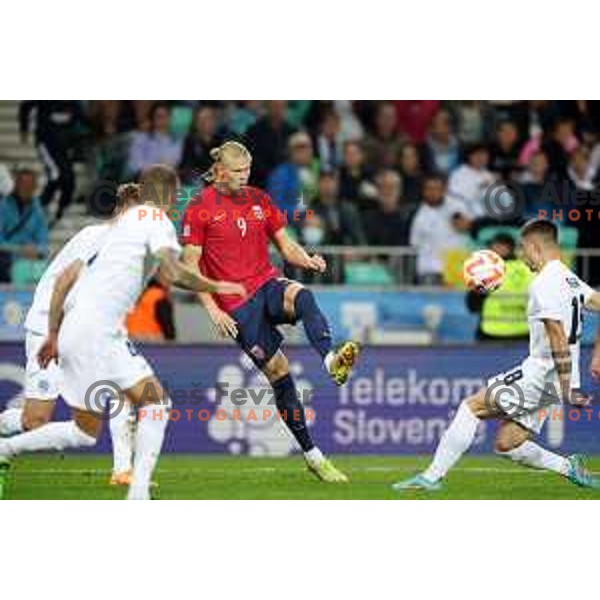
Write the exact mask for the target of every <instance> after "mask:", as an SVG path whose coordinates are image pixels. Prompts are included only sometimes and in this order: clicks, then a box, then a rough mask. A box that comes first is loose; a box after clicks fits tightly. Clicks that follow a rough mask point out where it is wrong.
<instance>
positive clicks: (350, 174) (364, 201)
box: [340, 141, 377, 211]
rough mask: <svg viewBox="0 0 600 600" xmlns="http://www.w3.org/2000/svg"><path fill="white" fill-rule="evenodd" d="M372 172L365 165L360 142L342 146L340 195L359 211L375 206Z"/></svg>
mask: <svg viewBox="0 0 600 600" xmlns="http://www.w3.org/2000/svg"><path fill="white" fill-rule="evenodd" d="M373 177H374V173H373V170H372V169H371V168H370V167H369V166H367V165H366V164H365V153H364V150H363V147H362V144H361V143H360V142H354V141H350V142H346V143H345V144H344V160H343V163H342V167H341V169H340V195H341V196H342V198H344V199H346V200H348V201H350V202H352V203H353V204H354V205H355V206H356V208H358V209H359V210H360V211H364V210H365V209H368V208H374V207H375V206H376V204H377V203H376V198H377V188H376V187H375V184H374V183H373Z"/></svg>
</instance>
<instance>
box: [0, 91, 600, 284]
mask: <svg viewBox="0 0 600 600" xmlns="http://www.w3.org/2000/svg"><path fill="white" fill-rule="evenodd" d="M19 127H20V132H21V136H22V139H23V141H27V140H28V138H29V137H30V136H31V135H33V136H34V142H35V144H36V146H37V148H38V151H39V155H40V160H41V161H42V163H43V165H44V167H45V170H46V184H45V187H44V189H43V190H42V191H41V194H40V196H39V198H38V197H35V196H34V195H33V191H32V186H33V187H35V180H36V174H35V173H33V172H31V171H28V170H20V171H17V173H11V172H10V169H9V168H10V167H11V165H0V198H1V199H0V278H4V280H6V279H7V277H8V275H7V273H8V269H7V264H8V263H9V262H10V256H14V255H15V253H16V254H17V255H18V256H20V257H23V258H26V259H27V258H33V257H43V256H45V254H46V252H47V247H48V246H47V238H48V231H47V226H46V224H45V223H46V221H47V222H49V223H50V226H52V225H53V224H54V223H55V222H57V221H58V220H60V219H61V218H62V216H63V215H64V213H65V211H66V210H67V208H68V206H69V205H70V204H71V203H72V202H73V200H74V194H75V190H76V189H77V186H76V177H75V171H74V169H73V164H74V163H75V162H76V161H80V162H84V163H85V164H87V165H88V168H89V171H90V172H91V174H92V179H95V180H113V181H117V182H122V181H127V180H131V179H132V178H135V177H136V176H137V174H139V172H140V171H141V170H143V169H144V168H145V167H147V166H149V165H151V164H153V163H157V162H160V163H167V164H169V165H172V166H174V167H176V168H177V169H178V171H179V173H180V176H181V179H182V182H183V184H184V185H185V186H188V187H190V188H193V187H198V186H201V185H202V181H203V180H202V175H203V174H204V173H205V172H206V171H207V169H208V168H209V167H210V164H211V158H210V154H209V152H210V150H211V148H213V147H215V146H216V145H218V144H220V143H221V142H223V141H224V140H227V139H236V140H239V141H241V142H243V143H244V144H246V145H247V146H248V148H249V149H250V151H251V152H252V154H253V169H252V177H251V183H253V184H254V185H257V186H259V187H264V188H266V189H267V190H268V191H269V193H270V194H271V197H272V198H273V200H274V202H275V203H276V204H277V205H278V206H279V207H284V208H287V207H288V206H289V203H290V200H291V201H292V202H293V203H294V206H295V207H297V208H300V209H301V210H306V209H311V210H312V211H314V213H315V215H316V216H315V218H313V219H310V220H307V219H305V220H301V221H299V222H298V223H297V224H295V229H296V232H295V233H296V235H297V236H298V237H299V239H300V240H301V241H302V242H303V243H305V244H306V245H308V246H311V247H317V246H331V245H334V246H362V245H370V246H393V247H406V246H411V247H413V248H414V249H415V251H416V256H417V259H416V265H415V270H414V272H413V273H412V274H411V279H412V281H410V283H424V284H434V285H435V284H441V283H443V282H444V257H445V256H446V254H447V252H448V251H449V250H454V249H461V248H463V249H466V248H469V247H470V245H471V244H472V243H473V241H474V240H477V239H478V237H479V236H480V234H481V232H482V230H483V229H485V228H489V227H495V226H497V225H503V226H507V225H508V226H518V225H519V224H521V223H522V222H523V221H524V220H525V219H527V218H528V217H530V216H534V215H538V214H539V210H541V209H545V210H547V216H548V217H550V218H554V219H555V220H556V221H559V222H561V225H567V226H569V227H570V228H572V229H573V230H575V231H576V234H577V235H576V237H577V245H578V246H579V247H582V248H593V247H595V246H597V244H596V243H595V240H594V231H595V230H596V229H597V227H598V224H597V222H596V220H597V219H598V212H597V211H596V210H595V209H594V210H593V211H588V213H587V215H586V212H585V209H588V208H590V207H591V208H592V209H593V208H594V206H595V203H596V202H595V199H596V196H597V194H598V189H597V186H598V182H599V178H600V102H597V101H587V100H579V101H549V100H529V101H476V100H475V101H437V100H412V101H410V100H406V101H405V100H395V101H301V100H296V101H289V102H286V101H156V102H154V101H119V100H111V101H89V102H83V101H26V102H23V103H22V104H21V108H20V115H19ZM493 186H498V189H503V190H504V191H505V192H506V194H508V195H507V198H509V205H510V206H511V207H512V208H511V209H510V210H509V211H508V212H505V213H502V214H500V213H499V212H496V211H495V210H494V209H493V207H492V208H490V204H489V201H486V200H485V198H486V190H489V189H491V187H493ZM515 190H516V191H515ZM598 198H599V199H600V194H598ZM53 199H57V200H58V202H56V205H57V209H56V210H55V211H53V214H52V215H48V214H46V215H44V209H46V211H47V210H48V207H49V205H50V204H51V202H52V200H53ZM573 208H577V209H579V210H580V213H581V214H580V217H579V218H577V219H575V218H574V213H573V214H571V213H570V210H571V209H573ZM561 209H562V210H561ZM554 211H556V212H554ZM340 260H342V259H340ZM344 260H345V261H346V263H347V264H351V262H352V261H348V257H347V256H346V257H345V258H344ZM346 263H344V264H342V265H339V264H338V265H337V268H335V269H333V271H332V274H331V275H330V276H329V277H330V280H331V281H334V282H342V281H348V280H349V278H350V271H349V270H348V269H346V268H345V266H346ZM597 270H598V269H593V270H592V273H591V279H592V283H600V282H599V281H594V279H598V273H596V271H597ZM396 280H397V279H396Z"/></svg>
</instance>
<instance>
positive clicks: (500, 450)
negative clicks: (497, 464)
mask: <svg viewBox="0 0 600 600" xmlns="http://www.w3.org/2000/svg"><path fill="white" fill-rule="evenodd" d="M514 449H515V444H514V442H513V441H512V440H510V439H507V438H504V437H498V438H496V441H495V442H494V452H495V453H496V454H506V453H507V452H510V451H511V450H514Z"/></svg>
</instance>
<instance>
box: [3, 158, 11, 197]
mask: <svg viewBox="0 0 600 600" xmlns="http://www.w3.org/2000/svg"><path fill="white" fill-rule="evenodd" d="M13 185H14V183H13V178H12V175H11V174H10V170H9V169H8V167H7V166H6V165H5V164H4V163H2V162H0V199H1V198H4V196H8V194H10V193H11V192H12V189H13Z"/></svg>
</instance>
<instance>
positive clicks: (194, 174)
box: [179, 106, 221, 185]
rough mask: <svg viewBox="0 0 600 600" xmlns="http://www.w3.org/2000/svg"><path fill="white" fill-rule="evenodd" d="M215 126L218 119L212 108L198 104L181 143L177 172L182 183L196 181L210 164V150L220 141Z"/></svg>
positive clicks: (194, 182) (189, 183) (187, 183)
mask: <svg viewBox="0 0 600 600" xmlns="http://www.w3.org/2000/svg"><path fill="white" fill-rule="evenodd" d="M217 127H218V121H217V115H216V113H215V109H214V108H212V107H210V106H200V107H199V108H198V109H196V113H195V115H194V122H193V124H192V129H191V131H190V132H189V133H188V135H187V136H186V138H185V140H184V143H183V153H182V157H181V162H180V164H179V172H180V175H181V179H182V181H183V183H184V184H186V185H193V184H196V183H198V182H199V181H200V180H201V177H202V175H203V174H204V173H206V172H207V171H208V169H209V168H210V166H211V165H212V163H213V160H212V159H211V157H210V151H211V149H212V148H214V147H215V146H218V145H219V144H220V143H221V137H220V136H219V135H218V134H217Z"/></svg>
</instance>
